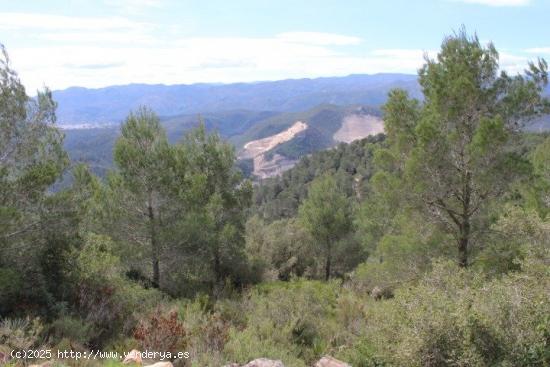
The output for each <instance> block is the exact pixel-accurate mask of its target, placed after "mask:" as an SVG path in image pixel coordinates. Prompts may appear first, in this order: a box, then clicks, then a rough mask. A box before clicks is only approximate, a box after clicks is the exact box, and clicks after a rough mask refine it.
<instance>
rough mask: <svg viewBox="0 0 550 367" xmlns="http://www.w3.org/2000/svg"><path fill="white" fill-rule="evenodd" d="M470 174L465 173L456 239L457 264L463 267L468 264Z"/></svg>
mask: <svg viewBox="0 0 550 367" xmlns="http://www.w3.org/2000/svg"><path fill="white" fill-rule="evenodd" d="M471 192H472V190H471V174H470V173H469V172H468V173H466V175H465V179H464V186H463V190H462V223H461V226H460V237H459V240H458V265H460V266H461V267H463V268H465V267H467V266H468V244H469V242H470V216H471V213H470V196H471Z"/></svg>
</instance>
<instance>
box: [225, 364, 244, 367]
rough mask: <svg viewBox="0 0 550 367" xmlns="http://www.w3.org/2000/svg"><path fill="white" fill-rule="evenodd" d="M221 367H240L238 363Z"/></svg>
mask: <svg viewBox="0 0 550 367" xmlns="http://www.w3.org/2000/svg"><path fill="white" fill-rule="evenodd" d="M223 367H241V365H240V364H238V363H230V364H226V365H225V366H223Z"/></svg>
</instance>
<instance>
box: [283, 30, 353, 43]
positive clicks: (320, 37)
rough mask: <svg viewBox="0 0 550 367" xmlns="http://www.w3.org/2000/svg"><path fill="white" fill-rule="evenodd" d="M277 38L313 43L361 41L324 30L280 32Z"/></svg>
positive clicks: (286, 40)
mask: <svg viewBox="0 0 550 367" xmlns="http://www.w3.org/2000/svg"><path fill="white" fill-rule="evenodd" d="M277 38H278V39H280V40H282V41H285V42H293V43H304V44H312V45H358V44H359V43H361V39H360V38H359V37H352V36H343V35H340V34H333V33H322V32H285V33H280V34H278V35H277Z"/></svg>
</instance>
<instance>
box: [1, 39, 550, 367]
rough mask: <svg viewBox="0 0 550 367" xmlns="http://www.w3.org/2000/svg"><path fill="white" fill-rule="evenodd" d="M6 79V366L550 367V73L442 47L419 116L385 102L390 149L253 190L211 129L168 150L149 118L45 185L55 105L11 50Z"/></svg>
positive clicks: (453, 44)
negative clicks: (145, 354) (59, 183)
mask: <svg viewBox="0 0 550 367" xmlns="http://www.w3.org/2000/svg"><path fill="white" fill-rule="evenodd" d="M0 78H1V82H0V88H1V93H0V106H1V110H0V127H1V130H0V133H1V135H0V143H1V145H0V164H1V166H0V180H1V185H0V196H1V197H2V201H1V204H0V246H1V247H0V248H1V251H2V254H3V256H2V257H0V314H1V316H2V320H1V321H0V322H1V323H0V351H2V352H6V351H8V352H9V350H11V349H21V348H36V347H40V346H44V345H46V346H48V347H50V348H52V349H53V350H56V349H59V350H64V349H73V350H89V349H102V350H111V351H112V350H116V351H119V352H123V351H128V350H130V349H132V348H138V349H141V350H143V349H150V350H159V351H188V352H189V353H190V358H189V359H182V360H175V361H174V363H175V364H178V365H181V366H221V365H223V364H225V363H227V362H239V363H244V362H247V361H249V360H251V359H254V358H257V357H268V358H274V359H281V360H283V362H284V363H285V365H287V366H298V367H301V366H304V367H305V366H308V365H311V364H312V362H313V361H315V360H317V359H318V358H319V357H320V356H322V355H324V354H331V355H334V356H336V357H338V358H340V359H342V360H345V361H348V362H349V363H351V364H352V365H353V366H358V367H367V366H503V367H504V366H541V367H543V366H549V365H550V316H549V315H550V297H549V294H550V200H549V198H550V137H549V136H545V135H536V134H526V133H523V132H522V131H523V130H522V127H523V125H524V124H525V123H526V122H528V121H530V120H532V119H534V118H537V117H538V116H540V115H541V114H544V113H548V112H549V108H550V104H549V102H548V101H547V100H546V99H544V98H543V97H542V91H543V88H544V87H545V86H546V85H547V82H548V74H547V65H546V63H545V61H543V60H540V61H538V62H537V63H533V64H530V65H529V68H528V70H527V71H526V73H525V74H522V75H514V76H511V75H508V74H506V73H504V72H500V71H499V64H498V53H497V52H496V50H495V48H494V47H493V46H492V45H491V44H490V45H488V46H487V47H484V46H482V45H481V44H480V42H479V41H478V39H477V37H470V36H468V35H467V34H466V33H465V32H460V33H459V34H456V35H453V36H451V37H447V38H446V39H445V40H444V42H443V44H442V48H441V51H440V53H439V55H438V57H437V58H436V59H434V60H432V59H427V60H426V64H425V66H424V67H423V68H422V69H421V70H420V71H419V83H420V85H421V87H422V91H423V99H422V101H419V100H417V99H413V98H410V97H409V95H408V94H407V93H406V92H405V91H402V90H394V91H392V92H391V93H390V94H389V99H388V102H387V103H386V105H385V106H384V120H385V124H386V125H385V127H386V135H385V136H376V137H370V138H367V139H365V140H362V141H358V142H355V143H353V144H350V145H345V144H342V145H339V146H338V147H336V148H334V149H331V150H327V151H325V152H321V153H316V154H313V155H311V156H310V157H306V158H303V159H302V160H301V161H300V163H299V164H298V165H297V166H296V167H295V168H294V169H292V170H290V171H288V172H286V173H284V174H283V175H282V176H281V177H279V178H275V179H272V180H268V181H266V182H264V183H262V184H261V185H260V186H257V187H253V186H252V185H251V183H250V182H248V181H247V180H245V179H243V177H242V174H241V172H240V170H239V169H237V168H236V165H235V153H234V149H233V148H232V146H231V145H229V144H228V143H226V142H224V141H223V140H222V139H221V138H220V137H219V136H218V135H217V134H215V133H214V134H209V133H208V132H207V131H206V129H205V127H204V126H199V127H198V128H197V129H195V130H192V131H191V132H189V133H187V134H186V135H185V136H184V138H183V139H181V140H179V141H177V142H173V143H172V142H170V141H169V139H168V138H167V135H166V132H165V130H164V129H163V127H162V125H161V124H160V122H159V119H158V117H157V116H156V115H155V114H154V113H153V112H152V111H151V110H150V109H148V108H145V107H141V108H139V109H136V110H135V111H134V112H132V113H131V114H130V115H129V116H128V117H127V118H126V120H125V122H124V124H123V125H122V127H121V131H120V135H119V136H118V138H117V141H116V143H115V145H114V151H113V163H114V166H113V167H112V168H111V169H109V170H108V172H107V174H106V178H105V179H104V180H102V179H99V178H98V177H97V176H96V175H94V174H93V172H91V171H90V169H89V168H88V167H86V166H85V165H76V166H74V167H73V168H72V169H71V175H72V177H73V179H72V181H71V185H70V186H68V187H66V188H64V189H62V190H59V191H51V190H50V188H51V187H52V185H53V184H54V183H55V182H56V180H58V179H60V178H61V177H62V175H63V174H64V172H66V170H67V168H68V167H69V161H68V159H67V155H66V154H65V152H64V151H63V149H62V134H60V133H59V131H58V130H57V129H56V128H55V126H54V122H55V102H54V101H53V100H52V98H51V94H50V93H49V92H48V91H47V90H46V91H45V92H43V93H40V94H39V95H38V97H37V98H36V99H30V98H29V97H27V95H26V94H25V90H24V88H23V87H22V85H21V83H20V82H19V79H18V78H17V75H16V73H15V72H14V71H12V70H11V69H10V66H9V62H8V59H7V55H6V54H5V53H4V56H3V59H2V65H1V69H0ZM59 362H60V363H62V364H72V365H75V364H96V363H98V362H97V361H95V362H94V361H82V360H81V361H74V360H72V361H71V360H62V361H59ZM9 363H11V364H12V365H16V364H20V363H22V361H15V360H13V361H11V362H9ZM105 363H109V364H112V365H115V364H117V363H118V362H116V361H110V362H105Z"/></svg>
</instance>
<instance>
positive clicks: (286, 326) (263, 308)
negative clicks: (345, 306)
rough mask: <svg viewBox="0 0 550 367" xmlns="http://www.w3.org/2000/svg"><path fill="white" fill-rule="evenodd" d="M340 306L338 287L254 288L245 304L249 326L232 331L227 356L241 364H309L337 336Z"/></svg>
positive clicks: (311, 283)
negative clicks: (268, 361) (262, 360)
mask: <svg viewBox="0 0 550 367" xmlns="http://www.w3.org/2000/svg"><path fill="white" fill-rule="evenodd" d="M336 304H337V287H336V283H321V282H315V281H303V280H300V281H293V282H288V283H273V284H268V285H262V286H259V287H256V288H255V289H254V290H253V291H252V292H251V294H250V296H249V298H247V299H246V300H245V302H244V305H243V312H245V313H246V315H247V323H246V327H245V328H244V330H242V331H241V330H238V329H236V328H232V330H231V334H230V340H229V342H228V343H227V346H226V350H225V351H226V355H227V356H228V359H229V360H231V361H238V362H245V361H247V360H250V359H254V358H257V357H258V356H265V357H268V358H276V359H282V360H283V362H285V363H286V364H288V365H292V366H294V365H307V364H309V363H311V362H312V361H313V360H315V359H316V358H318V357H319V356H320V355H322V354H323V353H324V352H326V351H328V350H329V349H330V347H331V341H332V340H333V339H334V338H335V336H336V335H337V334H338V332H337V325H336V324H335V317H334V315H335V307H336ZM285 359H286V360H285ZM298 361H301V362H298Z"/></svg>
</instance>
